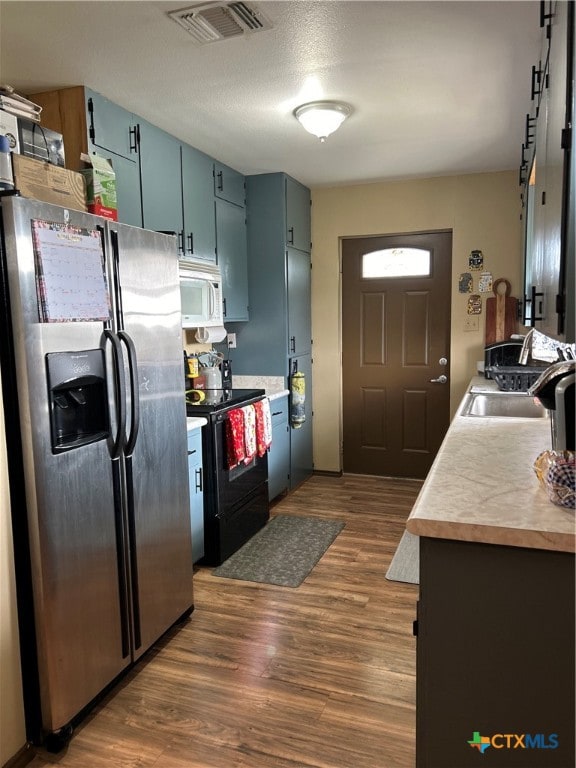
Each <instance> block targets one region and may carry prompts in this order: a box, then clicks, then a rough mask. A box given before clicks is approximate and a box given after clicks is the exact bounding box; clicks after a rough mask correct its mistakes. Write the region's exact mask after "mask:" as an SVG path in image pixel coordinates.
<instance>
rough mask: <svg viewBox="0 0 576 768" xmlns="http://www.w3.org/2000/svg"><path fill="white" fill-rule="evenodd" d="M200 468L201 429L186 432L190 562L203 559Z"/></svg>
mask: <svg viewBox="0 0 576 768" xmlns="http://www.w3.org/2000/svg"><path fill="white" fill-rule="evenodd" d="M202 473H203V468H202V429H194V430H191V431H189V432H188V482H189V485H190V522H191V526H192V560H193V562H195V563H197V562H198V560H200V559H201V558H203V557H204V479H203V474H202Z"/></svg>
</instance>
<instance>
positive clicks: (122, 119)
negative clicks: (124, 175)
mask: <svg viewBox="0 0 576 768" xmlns="http://www.w3.org/2000/svg"><path fill="white" fill-rule="evenodd" d="M85 98H86V109H87V113H88V134H89V140H90V142H91V143H92V146H93V149H94V151H96V152H97V153H98V154H102V152H101V150H104V151H107V152H114V154H115V155H120V156H121V157H125V158H127V159H128V160H133V161H134V162H137V161H138V143H137V131H138V126H137V119H136V116H135V115H133V114H132V113H131V112H128V111H127V110H125V109H123V108H122V107H119V106H118V105H117V104H114V102H112V101H109V100H108V99H106V98H104V96H100V94H99V93H95V92H94V91H91V90H89V89H88V88H87V89H86V91H85Z"/></svg>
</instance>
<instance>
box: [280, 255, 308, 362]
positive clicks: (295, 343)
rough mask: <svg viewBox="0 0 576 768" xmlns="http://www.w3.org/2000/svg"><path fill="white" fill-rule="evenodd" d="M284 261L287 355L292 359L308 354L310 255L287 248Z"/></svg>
mask: <svg viewBox="0 0 576 768" xmlns="http://www.w3.org/2000/svg"><path fill="white" fill-rule="evenodd" d="M286 260H287V269H286V272H287V278H288V283H287V286H288V288H287V303H288V355H289V356H291V357H294V356H297V355H302V354H306V353H309V352H310V347H311V331H310V328H311V284H310V283H311V281H310V254H308V253H305V252H304V251H297V250H296V249H295V248H288V249H287V251H286Z"/></svg>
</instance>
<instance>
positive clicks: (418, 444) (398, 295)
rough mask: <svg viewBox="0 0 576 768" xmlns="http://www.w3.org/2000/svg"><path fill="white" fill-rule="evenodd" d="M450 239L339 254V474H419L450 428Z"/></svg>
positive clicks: (396, 238) (376, 241) (352, 247)
mask: <svg viewBox="0 0 576 768" xmlns="http://www.w3.org/2000/svg"><path fill="white" fill-rule="evenodd" d="M451 260H452V234H451V232H430V233H424V234H414V235H388V236H382V237H368V238H351V239H345V240H344V241H343V249H342V366H343V372H342V379H343V443H344V445H343V469H344V472H351V473H356V474H368V475H383V476H388V477H413V478H423V477H425V476H426V474H427V472H428V470H429V469H430V466H431V464H432V461H433V460H434V457H435V455H436V453H437V451H438V448H439V447H440V444H441V442H442V439H443V437H444V434H445V432H446V430H447V428H448V424H449V420H450V386H449V373H450V366H449V360H450V355H449V346H450V284H451Z"/></svg>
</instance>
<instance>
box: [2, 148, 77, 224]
mask: <svg viewBox="0 0 576 768" xmlns="http://www.w3.org/2000/svg"><path fill="white" fill-rule="evenodd" d="M12 170H13V173H14V187H15V188H16V189H17V190H18V191H19V192H20V194H21V195H22V197H30V198H32V199H33V200H41V201H42V202H44V203H54V204H55V205H62V206H64V207H65V208H72V209H73V210H75V211H85V210H86V188H85V182H84V177H83V176H82V174H81V173H76V171H69V170H68V169H67V168H60V167H59V166H58V165H52V163H47V162H45V161H44V160H35V159H34V158H32V157H26V156H25V155H17V154H15V153H14V152H13V153H12Z"/></svg>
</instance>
